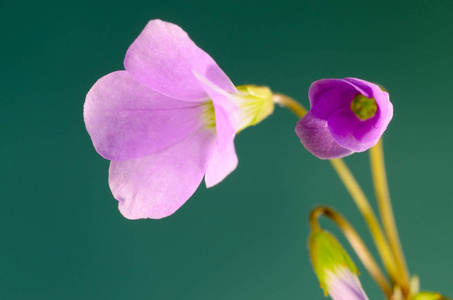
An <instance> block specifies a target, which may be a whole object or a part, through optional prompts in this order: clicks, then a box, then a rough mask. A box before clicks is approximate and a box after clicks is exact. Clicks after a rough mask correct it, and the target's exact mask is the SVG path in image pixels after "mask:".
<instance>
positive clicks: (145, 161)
mask: <svg viewBox="0 0 453 300" xmlns="http://www.w3.org/2000/svg"><path fill="white" fill-rule="evenodd" d="M214 150H215V135H214V134H213V133H212V131H209V130H200V131H198V132H197V133H195V134H193V135H191V136H190V137H188V138H186V139H185V140H183V141H181V142H179V143H177V144H175V145H173V146H171V147H169V148H167V149H164V150H161V151H159V152H156V153H153V154H151V155H149V156H145V157H142V158H138V159H134V160H128V161H122V162H111V164H110V170H109V184H110V189H111V190H112V193H113V196H114V197H115V199H117V200H118V201H119V210H120V212H121V213H122V214H123V216H124V217H126V218H128V219H142V218H152V219H160V218H164V217H167V216H169V215H171V214H173V213H174V212H175V211H176V210H177V209H178V208H179V207H181V206H182V205H183V204H184V203H185V202H186V201H187V199H189V198H190V196H192V194H193V193H194V192H195V191H196V189H197V187H198V186H199V184H200V182H201V180H202V179H203V175H204V174H205V172H206V169H207V168H208V163H209V160H210V159H211V157H212V154H213V152H214Z"/></svg>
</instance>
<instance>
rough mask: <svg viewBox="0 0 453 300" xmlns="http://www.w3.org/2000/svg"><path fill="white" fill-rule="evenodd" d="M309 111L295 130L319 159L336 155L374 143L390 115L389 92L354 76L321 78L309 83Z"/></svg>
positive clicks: (388, 120) (382, 131) (354, 150)
mask: <svg viewBox="0 0 453 300" xmlns="http://www.w3.org/2000/svg"><path fill="white" fill-rule="evenodd" d="M308 98H309V100H310V111H309V112H308V113H307V114H306V115H305V116H304V117H303V118H302V119H301V120H300V121H299V122H298V123H297V126H296V133H297V135H298V136H299V138H300V141H301V142H302V144H303V145H304V146H305V148H307V150H308V151H310V152H311V153H313V154H314V155H315V156H317V157H319V158H321V159H332V158H340V157H344V156H347V155H350V154H352V153H354V152H362V151H365V150H368V149H369V148H371V147H373V146H374V145H376V143H377V142H378V141H379V138H380V137H381V135H382V134H383V133H384V131H385V130H386V129H387V126H388V124H389V122H390V120H391V119H392V117H393V106H392V103H390V101H389V94H388V93H387V92H385V91H383V90H382V89H381V88H380V87H379V86H378V85H376V84H374V83H371V82H368V81H365V80H361V79H357V78H345V79H321V80H318V81H315V82H313V83H312V85H311V86H310V90H309V92H308Z"/></svg>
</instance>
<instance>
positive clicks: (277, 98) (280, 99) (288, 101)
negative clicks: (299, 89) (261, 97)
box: [272, 93, 307, 118]
mask: <svg viewBox="0 0 453 300" xmlns="http://www.w3.org/2000/svg"><path fill="white" fill-rule="evenodd" d="M272 100H273V101H274V103H277V104H278V105H280V106H281V107H285V108H288V109H289V110H290V111H292V112H293V113H294V114H295V115H296V116H298V117H299V118H302V117H303V116H305V115H306V114H307V110H306V109H305V108H304V107H303V106H302V105H300V103H299V102H297V101H296V100H294V99H293V98H291V97H288V96H286V95H283V94H279V93H273V94H272Z"/></svg>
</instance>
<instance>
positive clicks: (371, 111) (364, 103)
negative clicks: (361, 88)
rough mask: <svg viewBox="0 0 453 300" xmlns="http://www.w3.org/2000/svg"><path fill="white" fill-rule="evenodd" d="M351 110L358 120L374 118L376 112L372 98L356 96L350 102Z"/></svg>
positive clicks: (374, 101) (375, 105)
mask: <svg viewBox="0 0 453 300" xmlns="http://www.w3.org/2000/svg"><path fill="white" fill-rule="evenodd" d="M351 110H352V111H353V112H354V114H355V115H356V116H357V118H359V119H360V120H367V119H369V118H371V117H374V115H375V114H376V111H377V104H376V100H374V98H367V97H365V96H364V95H362V94H358V95H356V96H355V97H354V100H352V102H351Z"/></svg>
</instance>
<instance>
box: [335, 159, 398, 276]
mask: <svg viewBox="0 0 453 300" xmlns="http://www.w3.org/2000/svg"><path fill="white" fill-rule="evenodd" d="M330 163H331V164H332V166H333V168H334V169H335V171H336V172H337V174H338V176H339V177H340V179H341V180H342V181H343V184H344V185H345V186H346V189H347V190H348V191H349V194H350V195H351V197H352V199H353V200H354V202H355V204H356V205H357V207H358V209H359V211H360V212H361V214H362V216H363V218H364V219H365V222H366V223H367V225H368V228H369V229H370V232H371V235H372V236H373V240H374V243H375V244H376V248H377V250H378V252H379V255H380V256H381V259H382V262H383V264H384V266H385V268H386V270H387V272H388V273H389V276H390V279H391V280H392V282H395V281H397V279H398V269H397V267H396V264H395V259H394V257H393V253H392V251H391V249H390V246H389V244H388V242H387V239H386V237H385V236H384V233H383V231H382V228H381V226H380V225H379V222H378V220H377V218H376V215H375V213H374V211H373V208H372V207H371V205H370V202H369V201H368V199H367V198H366V196H365V194H364V193H363V191H362V189H361V188H360V186H359V184H358V183H357V181H356V180H355V178H354V176H353V175H352V173H351V171H350V170H349V168H348V167H347V166H346V164H345V163H344V161H343V160H342V159H339V158H337V159H331V160H330Z"/></svg>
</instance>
